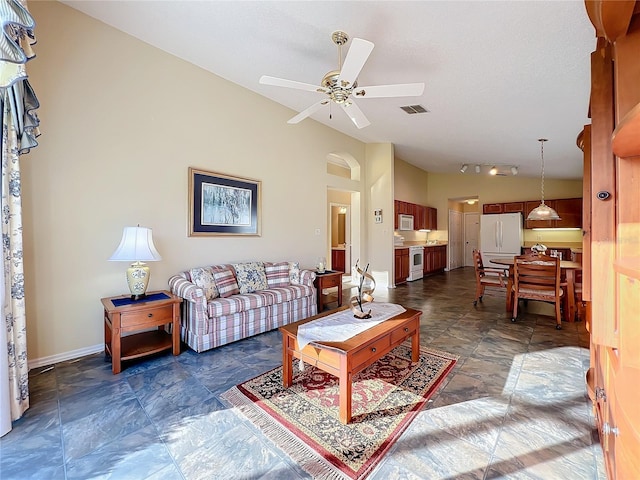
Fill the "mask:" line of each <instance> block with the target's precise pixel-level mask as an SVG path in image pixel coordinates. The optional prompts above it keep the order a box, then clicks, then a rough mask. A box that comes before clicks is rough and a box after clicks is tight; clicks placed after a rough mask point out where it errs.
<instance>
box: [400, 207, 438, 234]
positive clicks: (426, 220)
mask: <svg viewBox="0 0 640 480" xmlns="http://www.w3.org/2000/svg"><path fill="white" fill-rule="evenodd" d="M393 213H394V215H393V217H394V218H393V228H394V230H398V215H412V216H413V229H414V230H437V229H438V209H437V208H433V207H426V206H424V205H418V204H415V203H409V202H403V201H401V200H394V201H393Z"/></svg>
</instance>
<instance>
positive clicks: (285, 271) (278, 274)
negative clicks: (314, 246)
mask: <svg viewBox="0 0 640 480" xmlns="http://www.w3.org/2000/svg"><path fill="white" fill-rule="evenodd" d="M264 271H265V274H266V276H267V286H268V288H273V287H286V286H287V285H289V263H288V262H280V263H266V262H265V264H264Z"/></svg>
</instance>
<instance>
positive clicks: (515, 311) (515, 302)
mask: <svg viewBox="0 0 640 480" xmlns="http://www.w3.org/2000/svg"><path fill="white" fill-rule="evenodd" d="M516 318H518V297H517V296H516V292H513V315H512V316H511V321H512V322H514V323H515V321H516Z"/></svg>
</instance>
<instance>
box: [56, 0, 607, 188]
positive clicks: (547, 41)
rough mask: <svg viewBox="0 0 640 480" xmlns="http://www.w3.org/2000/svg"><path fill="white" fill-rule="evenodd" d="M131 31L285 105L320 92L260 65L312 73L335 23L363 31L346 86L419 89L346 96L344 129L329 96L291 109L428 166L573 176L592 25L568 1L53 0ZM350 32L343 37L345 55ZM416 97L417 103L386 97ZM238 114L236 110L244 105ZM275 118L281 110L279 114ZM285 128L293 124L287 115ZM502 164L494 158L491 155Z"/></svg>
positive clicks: (290, 73) (326, 54)
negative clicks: (356, 69)
mask: <svg viewBox="0 0 640 480" xmlns="http://www.w3.org/2000/svg"><path fill="white" fill-rule="evenodd" d="M63 3H65V4H66V5H69V6H71V7H73V8H75V9H77V10H79V11H81V12H84V13H86V14H87V15H90V16H92V17H95V18H96V19H98V20H101V21H103V22H104V23H106V24H108V25H111V26H113V27H115V28H117V29H120V30H122V31H124V32H126V33H128V34H130V35H132V36H134V37H136V38H138V39H140V40H142V41H144V42H147V43H149V44H151V45H154V46H156V47H158V48H160V49H162V50H165V51H167V52H169V53H171V54H173V55H176V56H178V57H180V58H183V59H185V60H187V61H189V62H191V63H193V64H196V65H198V66H200V67H202V68H204V69H206V70H208V71H211V72H212V73H214V74H216V75H218V76H220V77H223V78H225V79H227V80H229V81H231V82H234V83H236V84H239V85H242V86H243V87H246V88H248V89H249V90H252V91H254V92H257V93H259V94H260V95H263V96H265V97H267V98H270V99H272V100H273V101H275V102H278V103H280V104H282V105H285V106H287V107H289V108H291V110H292V111H291V117H293V116H294V115H296V114H297V112H300V111H302V110H304V109H306V108H307V107H309V106H310V105H312V104H314V103H316V102H318V101H319V100H321V99H322V98H323V94H321V93H317V92H313V91H304V90H294V89H288V88H282V87H277V86H270V85H261V84H260V83H259V79H260V77H261V76H262V75H270V76H274V77H280V78H285V79H290V80H295V81H299V82H303V83H308V84H313V85H319V84H320V82H321V80H322V78H323V76H324V75H325V74H326V73H327V72H329V71H331V70H336V69H337V68H338V53H337V47H336V45H334V43H333V42H332V40H331V34H332V33H333V32H334V31H336V30H342V31H344V32H346V33H347V34H348V35H349V37H350V38H355V37H357V38H362V39H366V40H369V41H371V42H373V43H374V44H375V48H374V49H373V51H372V53H371V55H370V56H369V58H368V60H367V62H366V63H365V65H364V68H363V69H362V71H361V73H360V75H359V77H358V83H359V85H386V84H396V83H414V82H424V83H425V89H424V93H423V94H422V95H421V96H419V97H402V98H357V99H356V100H355V102H356V103H357V105H358V106H359V107H360V109H361V110H362V112H363V113H364V114H365V115H366V117H367V118H368V119H369V121H370V122H371V125H369V126H367V127H365V128H362V129H358V128H357V127H356V126H355V125H354V124H353V123H352V122H351V121H350V119H349V118H348V116H347V115H345V114H344V112H342V111H340V110H341V109H340V108H339V107H337V106H335V105H333V106H332V107H331V108H324V109H321V110H320V111H318V112H316V113H315V114H313V115H312V116H311V117H310V118H307V119H306V120H303V121H304V122H311V121H317V122H321V123H323V124H326V125H328V126H330V127H332V128H335V129H336V130H339V131H341V132H344V133H345V134H347V135H350V136H352V137H355V138H357V139H359V140H362V141H363V142H368V143H376V142H391V143H393V144H394V145H395V151H396V156H397V157H399V158H401V159H403V160H405V161H407V162H409V163H411V164H414V165H416V166H418V167H420V168H423V169H424V170H427V171H432V172H450V173H454V172H459V170H460V167H461V166H462V164H468V165H469V166H470V168H468V169H467V171H466V173H465V175H473V174H475V165H481V166H482V167H481V168H482V171H483V173H486V171H487V170H488V169H489V167H490V166H492V165H497V166H499V169H500V170H501V171H505V172H506V173H507V174H511V173H510V169H509V168H508V167H510V166H516V167H518V174H519V175H522V176H539V175H540V164H541V162H540V143H539V142H538V138H541V137H544V138H548V139H549V141H548V142H546V144H545V150H544V157H545V163H546V164H545V175H546V176H547V177H550V178H567V179H571V178H573V179H575V178H581V177H582V152H580V150H579V149H578V148H577V147H576V137H577V135H578V134H579V132H580V131H581V130H582V128H583V126H584V125H585V124H587V123H589V119H588V116H587V115H588V105H589V88H590V87H589V85H590V73H589V72H590V67H589V65H590V54H591V52H592V51H593V50H594V48H595V33H594V31H593V27H592V26H591V24H590V22H589V20H588V18H587V15H586V12H585V8H584V3H583V2H580V1H526V0H525V1H508V2H500V1H469V2H463V1H408V2H404V1H367V2H365V1H330V2H325V1H294V2H284V1H257V2H254V1H252V2H249V1H233V2H231V1H212V0H208V1H207V0H204V1H203V0H201V1H185V0H181V1H176V0H173V1H172V0H163V1H140V0H138V1H127V0H125V1H121V0H118V1H105V0H94V1H74V0H67V1H63ZM350 45H351V41H350V42H348V43H347V44H346V45H345V47H344V48H345V51H344V52H343V53H345V54H346V52H347V50H348V48H349V46H350ZM407 105H421V106H423V107H424V108H425V109H426V110H428V112H427V113H420V114H411V115H409V114H407V113H405V111H403V110H402V109H401V108H400V107H402V106H407ZM246 114H247V115H251V112H250V111H247V112H246ZM286 120H287V119H283V120H282V121H283V122H284V121H286ZM288 128H291V129H292V130H295V129H296V128H299V127H298V126H297V125H290V126H288ZM500 166H502V167H500Z"/></svg>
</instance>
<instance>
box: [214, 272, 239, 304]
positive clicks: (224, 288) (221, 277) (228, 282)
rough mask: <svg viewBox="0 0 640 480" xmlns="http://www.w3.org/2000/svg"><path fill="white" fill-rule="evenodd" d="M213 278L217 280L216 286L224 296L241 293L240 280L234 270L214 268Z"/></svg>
mask: <svg viewBox="0 0 640 480" xmlns="http://www.w3.org/2000/svg"><path fill="white" fill-rule="evenodd" d="M213 278H214V280H215V281H216V288H217V289H218V293H219V294H220V296H221V297H222V298H226V297H230V296H231V295H237V294H239V293H240V290H239V289H238V282H236V277H235V275H234V274H233V271H232V270H228V269H226V268H225V269H220V270H214V272H213Z"/></svg>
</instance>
